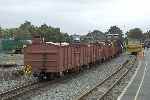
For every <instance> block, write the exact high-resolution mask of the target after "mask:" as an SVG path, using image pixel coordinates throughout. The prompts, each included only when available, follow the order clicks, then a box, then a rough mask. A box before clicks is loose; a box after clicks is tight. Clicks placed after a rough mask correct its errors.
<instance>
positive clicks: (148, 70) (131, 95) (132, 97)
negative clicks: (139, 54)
mask: <svg viewBox="0 0 150 100" xmlns="http://www.w3.org/2000/svg"><path fill="white" fill-rule="evenodd" d="M144 55H145V56H144V59H139V64H138V68H137V70H136V72H135V74H134V75H133V77H132V78H131V80H130V82H129V83H128V85H127V86H126V88H125V89H124V91H123V92H122V94H121V95H120V96H119V97H118V100H150V50H145V51H144Z"/></svg>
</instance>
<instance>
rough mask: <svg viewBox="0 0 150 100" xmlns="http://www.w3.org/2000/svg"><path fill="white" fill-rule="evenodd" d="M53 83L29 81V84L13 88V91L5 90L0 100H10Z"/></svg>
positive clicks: (0, 95)
mask: <svg viewBox="0 0 150 100" xmlns="http://www.w3.org/2000/svg"><path fill="white" fill-rule="evenodd" d="M53 82H54V81H43V82H41V81H38V80H35V81H31V82H29V83H24V84H22V85H20V86H18V87H15V88H13V89H10V90H7V91H4V92H2V93H0V100H10V99H12V98H15V97H17V96H18V95H21V94H23V93H26V92H28V91H30V90H34V89H37V88H41V87H43V86H46V85H48V84H50V83H53Z"/></svg>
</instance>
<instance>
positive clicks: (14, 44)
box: [1, 39, 23, 51]
mask: <svg viewBox="0 0 150 100" xmlns="http://www.w3.org/2000/svg"><path fill="white" fill-rule="evenodd" d="M1 44H2V50H6V51H13V50H17V49H21V48H23V42H22V41H21V40H10V39H4V40H2V42H1Z"/></svg>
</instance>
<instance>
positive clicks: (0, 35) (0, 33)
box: [0, 27, 3, 38]
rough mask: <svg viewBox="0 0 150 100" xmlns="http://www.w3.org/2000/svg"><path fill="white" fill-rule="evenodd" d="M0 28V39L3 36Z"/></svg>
mask: <svg viewBox="0 0 150 100" xmlns="http://www.w3.org/2000/svg"><path fill="white" fill-rule="evenodd" d="M2 31H3V30H2V28H1V27H0V38H2V36H3V33H2Z"/></svg>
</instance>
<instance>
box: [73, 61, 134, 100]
mask: <svg viewBox="0 0 150 100" xmlns="http://www.w3.org/2000/svg"><path fill="white" fill-rule="evenodd" d="M135 61H136V58H134V59H132V60H131V61H129V60H127V61H126V62H125V63H124V64H123V65H121V66H120V68H119V69H118V70H116V71H115V72H114V73H112V74H111V75H109V76H108V77H106V78H105V79H104V80H103V81H101V82H99V83H98V84H97V85H96V86H93V87H92V88H91V89H85V90H83V91H82V94H81V95H79V96H76V97H75V98H74V100H105V97H106V96H107V94H108V93H109V92H110V91H111V89H112V88H113V87H114V86H116V85H117V84H118V83H119V82H120V80H121V79H122V78H124V77H125V76H126V75H127V74H128V72H129V71H130V69H131V68H132V66H133V65H134V62H135ZM106 100H107V99H106Z"/></svg>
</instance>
